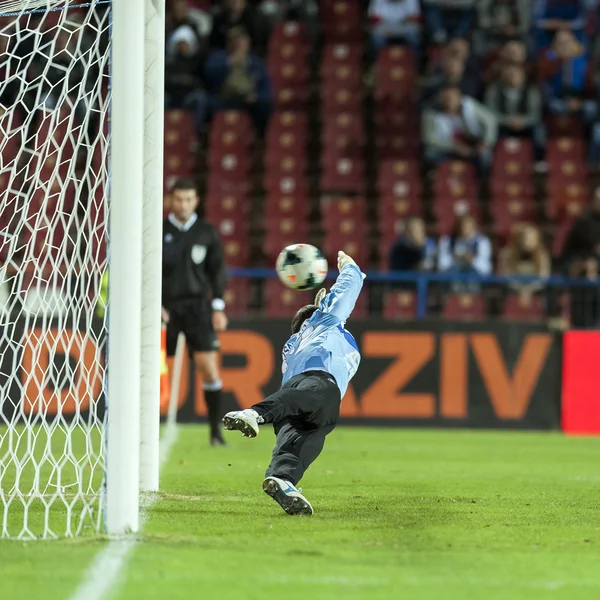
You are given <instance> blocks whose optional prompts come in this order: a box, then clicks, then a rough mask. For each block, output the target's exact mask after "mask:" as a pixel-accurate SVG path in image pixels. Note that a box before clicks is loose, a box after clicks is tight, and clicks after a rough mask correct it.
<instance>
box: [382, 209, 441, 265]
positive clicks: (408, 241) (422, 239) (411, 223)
mask: <svg viewBox="0 0 600 600" xmlns="http://www.w3.org/2000/svg"><path fill="white" fill-rule="evenodd" d="M435 254H436V245H435V241H434V240H432V239H430V238H428V237H427V236H426V234H425V223H424V222H423V219H421V218H420V217H411V218H409V219H407V220H406V224H405V229H404V233H402V234H401V235H400V236H398V238H396V240H395V241H394V243H393V244H392V247H391V249H390V254H389V257H388V266H389V269H390V271H431V270H432V269H433V267H434V262H435Z"/></svg>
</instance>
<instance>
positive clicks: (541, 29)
mask: <svg viewBox="0 0 600 600" xmlns="http://www.w3.org/2000/svg"><path fill="white" fill-rule="evenodd" d="M585 12H586V11H585V6H584V2H583V0H534V4H533V31H534V37H535V43H536V47H537V48H538V50H542V49H544V48H547V47H548V46H549V45H550V44H551V43H552V39H553V38H554V36H555V34H556V33H557V32H558V31H560V30H563V29H566V30H568V31H571V33H573V34H574V36H575V37H576V38H577V39H578V40H580V41H583V30H584V27H585V22H586V14H585Z"/></svg>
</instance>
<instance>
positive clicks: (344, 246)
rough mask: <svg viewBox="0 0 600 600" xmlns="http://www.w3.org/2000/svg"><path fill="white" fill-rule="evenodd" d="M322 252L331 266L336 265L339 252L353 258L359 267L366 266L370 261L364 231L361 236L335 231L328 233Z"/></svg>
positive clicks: (326, 233) (324, 239)
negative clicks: (341, 251)
mask: <svg viewBox="0 0 600 600" xmlns="http://www.w3.org/2000/svg"><path fill="white" fill-rule="evenodd" d="M361 234H362V235H361ZM322 250H323V253H324V254H325V256H326V257H327V260H328V261H329V264H330V265H334V264H335V263H336V261H337V253H338V250H343V251H344V252H345V253H346V254H349V255H350V256H352V258H354V260H355V261H356V262H357V263H358V264H359V265H366V264H367V263H368V260H369V256H368V247H367V244H365V241H364V230H363V232H360V233H359V234H356V233H354V234H352V233H344V232H343V231H335V230H333V231H326V232H325V236H324V238H323V246H322Z"/></svg>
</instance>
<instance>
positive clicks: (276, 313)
mask: <svg viewBox="0 0 600 600" xmlns="http://www.w3.org/2000/svg"><path fill="white" fill-rule="evenodd" d="M313 301H314V292H312V291H311V292H298V291H295V290H290V289H288V288H286V287H285V286H284V285H283V284H282V283H281V282H280V281H279V280H278V279H268V280H267V281H266V283H265V307H266V312H267V315H268V316H270V317H284V318H286V319H290V318H291V317H292V316H293V315H294V314H295V313H296V311H297V310H298V309H300V308H302V307H303V306H306V305H307V304H311V303H312V302H313Z"/></svg>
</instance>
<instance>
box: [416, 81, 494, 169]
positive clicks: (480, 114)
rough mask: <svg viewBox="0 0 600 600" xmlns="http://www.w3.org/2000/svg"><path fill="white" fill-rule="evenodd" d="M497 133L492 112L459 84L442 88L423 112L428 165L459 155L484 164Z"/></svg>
mask: <svg viewBox="0 0 600 600" xmlns="http://www.w3.org/2000/svg"><path fill="white" fill-rule="evenodd" d="M497 137H498V123H497V121H496V117H495V116H494V114H493V113H492V112H491V111H490V110H489V109H488V108H486V107H485V106H483V104H481V103H480V102H477V100H475V99H473V98H470V97H468V96H462V94H461V92H460V88H458V87H456V86H450V87H446V88H444V89H443V90H442V91H441V92H440V94H439V98H438V103H437V105H436V106H434V107H432V108H428V109H426V110H425V111H424V112H423V121H422V138H423V144H424V146H425V159H426V161H427V162H428V163H429V164H430V165H436V164H438V163H440V162H441V161H443V160H446V159H452V158H458V159H465V160H472V161H475V162H476V163H477V164H478V166H480V167H482V168H487V167H489V166H490V164H491V161H492V149H493V147H494V144H495V143H496V139H497Z"/></svg>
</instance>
